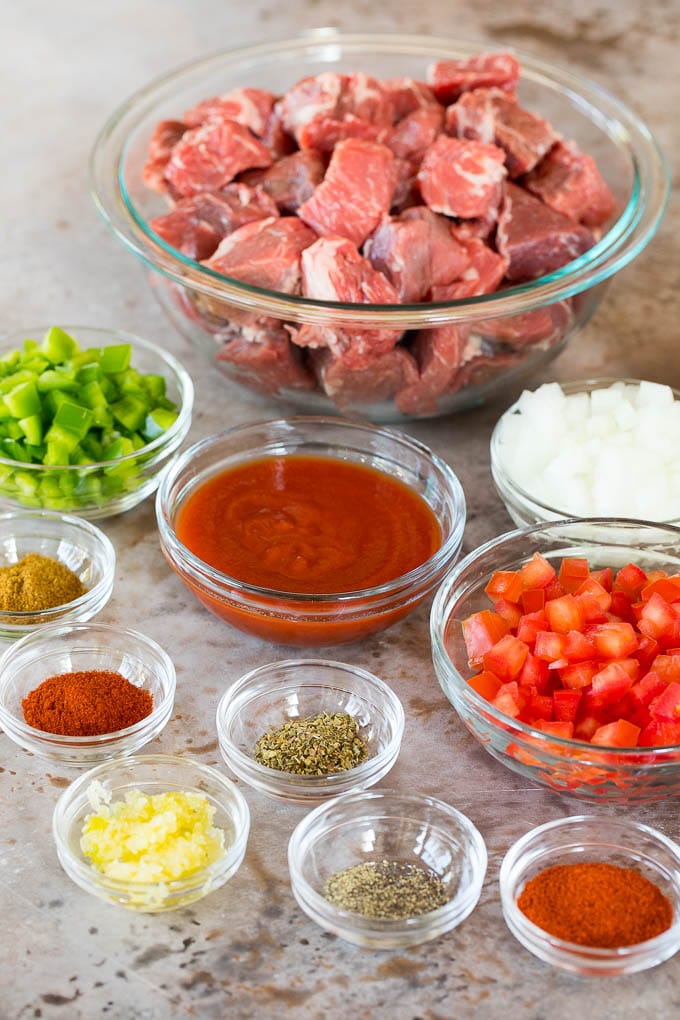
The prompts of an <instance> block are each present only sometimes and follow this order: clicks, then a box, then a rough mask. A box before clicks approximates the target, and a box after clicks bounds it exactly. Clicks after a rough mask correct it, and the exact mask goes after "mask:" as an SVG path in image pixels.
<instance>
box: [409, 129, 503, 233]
mask: <svg viewBox="0 0 680 1020" xmlns="http://www.w3.org/2000/svg"><path fill="white" fill-rule="evenodd" d="M504 162H505V153H504V152H503V150H502V149H499V148H498V147H497V146H496V145H483V144H482V143H481V142H468V141H464V140H462V139H460V138H449V137H447V136H446V135H440V136H439V138H437V140H436V141H435V142H434V144H433V145H431V146H430V147H429V149H427V151H426V152H425V155H424V156H423V161H422V163H421V164H420V170H419V171H418V184H419V186H420V191H421V194H422V196H423V198H424V200H425V202H426V203H427V205H429V207H430V208H431V209H434V210H435V212H440V213H444V214H445V215H446V216H460V217H462V218H463V219H465V218H468V217H475V216H486V215H487V214H488V212H489V210H490V209H491V208H493V207H494V206H496V205H498V201H499V198H500V188H501V184H502V183H503V180H504V179H505V175H506V170H505V167H504V165H503V164H504Z"/></svg>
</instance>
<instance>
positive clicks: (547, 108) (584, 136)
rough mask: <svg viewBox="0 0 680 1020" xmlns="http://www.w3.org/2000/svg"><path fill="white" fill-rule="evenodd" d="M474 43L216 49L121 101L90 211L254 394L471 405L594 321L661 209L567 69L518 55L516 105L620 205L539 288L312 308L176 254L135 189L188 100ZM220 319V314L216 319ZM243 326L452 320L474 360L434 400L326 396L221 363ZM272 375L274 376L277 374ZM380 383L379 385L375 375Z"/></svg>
mask: <svg viewBox="0 0 680 1020" xmlns="http://www.w3.org/2000/svg"><path fill="white" fill-rule="evenodd" d="M479 48H480V47H479V44H478V43H469V42H461V41H460V40H457V39H448V40H447V39H437V38H431V37H427V36H412V35H408V36H405V35H404V36H402V35H366V34H361V35H344V34H340V33H337V32H335V31H329V30H322V31H318V32H311V33H309V34H307V35H306V36H303V37H302V38H299V39H289V40H284V41H278V42H270V43H265V44H262V45H257V46H251V47H247V48H244V49H238V50H230V51H226V52H221V53H217V54H215V55H213V56H211V57H209V58H207V59H204V60H201V61H199V62H197V63H193V64H190V65H187V66H185V67H182V68H180V69H178V70H176V71H175V72H173V73H171V74H168V75H165V76H164V77H163V78H160V79H158V80H157V81H155V82H152V83H151V84H149V85H147V86H146V87H145V88H144V89H142V90H140V91H139V92H138V93H136V94H135V95H133V96H132V97H130V98H129V99H128V100H127V101H126V102H125V103H124V104H123V105H122V106H121V107H119V108H118V109H117V110H116V111H115V113H114V114H113V115H112V116H111V118H110V119H109V121H108V122H107V124H106V125H105V126H104V128H103V129H102V131H101V133H100V135H99V137H98V139H97V141H96V144H95V147H94V151H93V154H92V160H91V180H92V188H93V192H94V199H95V202H96V205H97V207H98V209H99V211H100V213H101V215H102V216H103V218H104V219H105V221H106V222H107V224H108V225H109V226H110V227H111V229H112V230H113V232H114V234H115V235H116V236H117V237H118V238H119V240H120V241H122V243H123V244H124V245H125V247H126V248H128V249H129V250H130V251H132V252H133V253H134V254H135V255H136V256H137V257H138V258H140V259H141V260H142V261H143V262H144V263H145V264H146V265H147V266H149V267H150V268H151V270H152V273H151V280H152V284H153V288H154V290H155V292H156V295H157V297H158V299H159V301H160V303H161V305H162V307H163V309H164V310H165V312H166V314H167V315H168V317H169V318H170V319H171V321H172V322H173V323H174V324H175V326H176V327H177V328H178V329H179V330H180V332H182V333H183V334H184V335H185V336H186V337H188V338H189V339H190V340H191V341H193V342H194V343H195V344H196V346H197V347H199V348H201V349H202V350H203V351H204V352H205V353H206V354H207V356H208V357H209V358H210V359H211V361H212V362H213V363H214V364H215V365H216V366H217V368H218V369H219V370H220V372H222V374H223V375H224V376H225V377H226V378H227V379H229V380H231V381H233V382H236V383H238V384H240V385H243V386H246V387H248V388H249V389H253V390H256V391H264V392H266V393H267V394H268V395H269V396H270V397H274V398H275V399H278V400H283V401H285V402H287V403H288V404H292V405H293V406H295V407H298V408H300V409H302V410H304V411H307V412H313V413H328V412H335V411H336V410H338V409H340V410H341V411H343V412H344V413H348V412H353V413H355V414H360V415H363V416H365V417H368V418H369V419H372V420H374V421H394V422H396V421H404V420H408V419H410V418H414V417H430V416H433V415H439V414H446V413H448V412H450V411H457V410H461V409H464V408H466V407H470V406H473V405H475V404H479V403H480V402H482V401H483V400H485V399H486V398H487V397H489V396H492V395H493V394H495V393H498V392H500V391H503V390H504V389H505V388H506V386H508V385H510V384H511V383H514V382H515V381H516V380H517V379H519V378H520V377H523V376H524V375H526V374H528V373H529V372H530V371H532V370H534V369H536V368H537V367H538V366H539V365H542V364H544V363H545V362H547V360H548V359H550V358H552V357H554V356H555V355H556V354H557V353H558V352H559V351H560V350H561V349H562V348H563V347H564V346H565V344H566V343H567V342H568V341H569V339H570V338H571V337H572V336H573V335H574V334H575V333H576V332H578V330H580V329H581V328H582V327H583V326H584V325H585V324H586V323H587V322H588V320H589V319H590V317H591V316H592V314H593V312H594V311H595V309H596V308H597V306H598V305H599V303H600V301H601V300H602V297H603V295H604V288H605V284H606V281H607V280H608V279H609V278H610V277H611V276H612V275H613V274H614V273H616V272H618V270H619V269H621V268H622V267H623V266H625V265H626V264H627V263H628V262H630V261H631V259H633V258H635V256H636V255H638V254H639V252H640V251H641V250H642V249H643V248H644V246H645V245H646V244H647V243H648V241H649V240H650V239H651V237H652V236H653V235H654V233H655V231H656V229H657V227H658V224H659V221H660V219H661V217H662V215H663V212H664V209H665V205H666V201H667V197H668V188H669V184H668V181H669V173H668V170H667V167H666V164H665V161H664V158H663V156H662V155H661V153H660V152H659V149H658V147H657V145H656V143H655V141H654V139H653V138H652V136H651V135H650V133H649V131H648V130H647V128H646V127H645V125H644V124H643V123H641V121H640V120H639V119H638V117H637V116H636V115H635V113H633V111H631V110H630V109H628V108H627V107H626V106H624V105H623V104H622V103H621V102H620V101H619V100H617V99H616V98H614V97H613V96H612V95H610V94H609V93H608V92H607V91H605V90H604V89H602V88H601V87H600V86H599V85H597V84H595V83H594V82H591V81H589V80H588V79H585V78H583V77H581V76H580V75H576V74H574V73H573V72H572V71H570V70H569V69H568V68H566V67H561V66H559V65H558V64H555V63H554V62H552V61H551V62H549V63H548V62H546V61H542V60H539V59H537V58H535V57H531V56H529V55H527V54H522V53H519V54H518V57H519V59H520V61H521V64H522V78H521V80H520V83H519V90H518V94H519V99H520V101H521V102H522V103H523V104H524V105H525V106H527V107H528V108H529V109H530V110H532V111H535V112H536V113H538V114H540V115H541V116H543V117H546V118H548V119H549V120H550V121H551V122H552V123H553V125H554V126H555V128H556V129H557V130H558V131H560V132H561V133H562V134H563V135H564V136H565V137H571V138H574V139H575V140H576V141H577V142H578V144H579V146H580V147H581V148H582V149H583V150H584V151H586V152H588V153H590V154H592V155H593V156H594V157H595V158H596V159H597V162H598V165H599V167H600V169H601V172H602V173H603V175H604V177H605V179H606V181H607V183H608V184H609V186H610V188H611V189H612V192H613V194H614V196H615V198H616V202H617V211H616V214H615V217H614V221H613V222H612V223H611V224H610V225H609V226H608V229H607V230H606V231H605V233H604V235H603V236H602V237H601V238H600V240H599V241H598V242H597V243H596V244H595V246H594V247H593V248H591V249H590V250H589V251H587V252H586V253H585V254H584V255H582V256H581V257H579V258H578V259H576V260H574V261H573V262H571V263H569V264H568V265H567V266H564V267H563V268H561V269H559V270H557V271H556V272H554V273H551V274H550V275H548V276H544V277H542V278H541V279H539V280H537V281H535V282H530V283H526V284H522V285H520V286H514V287H512V288H509V289H507V290H504V291H502V292H500V293H496V294H491V295H487V296H483V297H478V298H472V299H469V300H465V301H455V302H449V303H440V304H420V305H374V306H371V307H367V306H366V305H356V304H355V305H352V304H342V303H338V302H323V301H313V300H310V299H303V298H301V297H296V296H289V295H285V294H281V293H278V292H274V291H267V290H263V289H260V288H256V287H251V286H248V285H246V284H244V283H240V282H239V281H238V280H235V279H231V278H228V277H225V276H223V275H221V274H218V273H216V272H214V271H212V270H211V269H209V268H207V267H206V266H201V265H200V264H199V263H197V262H195V261H193V260H192V259H188V258H186V257H184V256H182V255H181V254H179V253H178V252H177V251H176V250H175V249H173V248H171V247H170V246H169V245H168V244H166V243H165V242H164V241H163V240H162V239H161V238H160V237H159V236H158V235H156V234H155V233H154V232H153V231H152V230H151V229H150V228H149V226H148V224H149V221H150V220H151V219H152V218H153V217H154V216H157V215H160V214H161V213H163V212H165V211H166V207H165V203H164V202H163V200H162V198H161V197H160V196H159V195H158V194H156V193H155V192H151V191H149V190H148V189H147V188H146V187H145V186H144V184H143V180H142V167H143V165H144V162H145V158H146V148H147V145H148V141H149V139H150V137H151V135H152V133H153V131H154V128H155V127H156V124H157V123H158V122H159V121H160V120H162V119H166V118H174V119H176V118H178V117H181V115H182V113H183V112H184V111H185V110H187V109H189V108H190V107H192V106H193V105H194V104H195V103H197V102H198V101H199V100H201V99H204V98H206V97H208V96H213V95H219V94H222V93H225V92H227V91H228V90H230V89H232V88H236V87H239V86H257V87H259V88H263V89H270V90H272V91H273V92H274V93H277V94H280V93H282V92H284V91H285V90H286V89H287V88H288V87H289V86H290V85H292V84H293V83H294V82H296V81H298V80H299V79H300V78H302V77H304V76H306V75H314V74H318V73H320V72H325V71H338V72H353V71H365V72H368V73H369V74H372V75H375V76H376V77H378V78H391V77H396V76H406V77H410V78H414V79H417V80H422V79H423V78H424V76H425V72H426V68H427V66H428V65H429V64H430V63H431V62H432V61H433V60H436V59H446V58H454V59H455V58H460V57H467V56H470V55H472V54H474V53H477V52H479ZM215 312H217V313H218V314H215ZM244 315H245V316H251V319H250V321H251V322H252V321H253V319H252V317H253V316H254V317H262V316H265V317H268V318H269V319H275V320H278V322H280V323H285V324H291V323H310V324H312V325H317V326H336V327H344V328H353V329H355V330H356V329H360V330H361V329H370V330H383V329H395V328H396V329H399V330H403V331H404V332H405V333H406V337H405V339H404V340H403V341H402V346H405V347H406V348H407V349H408V347H409V345H410V342H411V338H412V335H413V334H412V332H411V331H413V330H428V329H433V328H435V327H439V326H444V325H446V326H455V327H459V328H460V330H461V335H462V336H464V337H465V339H466V342H467V345H468V348H467V349H468V351H469V352H470V353H471V354H472V357H471V358H470V360H468V361H467V363H466V364H465V365H464V366H463V368H462V371H461V372H460V373H456V376H455V380H449V381H448V383H447V387H448V388H447V389H446V390H445V392H443V393H441V394H440V395H439V396H438V397H436V398H433V399H431V400H429V401H423V402H422V403H421V404H420V405H419V404H418V403H417V402H416V404H415V405H414V404H413V403H411V404H410V405H405V404H404V402H403V400H400V399H399V398H397V400H396V401H395V399H394V389H392V390H390V387H389V385H388V384H387V382H386V375H385V371H384V369H383V371H382V372H375V374H373V372H372V371H371V370H368V369H367V370H365V371H364V372H362V373H358V374H357V375H356V376H355V377H354V378H353V379H352V380H351V382H350V385H349V387H347V386H346V387H345V388H344V391H343V388H342V387H341V388H340V389H339V390H338V392H337V395H336V397H335V399H333V398H331V397H329V396H328V395H327V394H326V393H325V392H324V390H323V388H322V386H321V385H320V384H319V382H318V380H317V378H316V377H315V376H312V378H311V379H310V380H309V382H307V381H305V382H304V383H301V384H300V386H296V387H293V386H291V385H290V384H288V383H286V382H285V381H281V379H277V378H276V373H274V378H272V375H271V371H270V370H271V368H272V365H271V363H268V364H267V366H264V367H262V368H261V369H259V370H258V368H257V367H254V366H252V365H251V366H247V367H244V366H239V365H237V364H234V363H230V362H229V361H228V360H225V359H228V358H229V356H230V355H229V349H228V341H229V339H230V338H231V337H233V336H234V333H238V331H239V328H240V324H241V323H242V322H243V320H244ZM279 375H281V373H279ZM378 377H380V378H378Z"/></svg>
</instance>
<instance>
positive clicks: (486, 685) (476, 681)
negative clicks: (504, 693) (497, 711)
mask: <svg viewBox="0 0 680 1020" xmlns="http://www.w3.org/2000/svg"><path fill="white" fill-rule="evenodd" d="M468 683H469V685H470V687H472V689H473V690H474V691H477V694H481V696H482V697H483V698H486V700H487V701H493V699H494V698H495V697H496V695H497V694H498V692H499V690H500V689H501V682H500V680H499V679H498V677H497V676H495V675H494V674H493V673H489V671H488V670H486V669H484V670H482V672H481V673H476V674H475V675H474V676H471V677H470V679H469V680H468Z"/></svg>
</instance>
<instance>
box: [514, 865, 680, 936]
mask: <svg viewBox="0 0 680 1020" xmlns="http://www.w3.org/2000/svg"><path fill="white" fill-rule="evenodd" d="M517 906H518V907H519V909H520V910H521V911H522V913H523V914H525V915H526V916H527V917H528V918H529V920H530V921H532V922H533V923H534V924H535V925H537V926H538V927H539V928H542V929H543V930H544V931H546V932H547V933H548V934H549V935H553V936H554V937H555V938H559V939H563V940H564V941H565V942H575V943H577V944H578V945H581V946H591V947H593V946H597V947H600V948H601V949H617V948H619V947H621V946H634V945H637V944H638V943H639V942H645V941H646V940H647V939H651V938H654V937H655V936H656V935H660V934H661V933H662V932H664V931H666V930H667V929H668V928H670V926H671V924H672V922H673V907H672V904H671V902H670V900H669V899H668V898H667V897H666V896H664V894H663V893H662V892H661V890H660V889H659V887H658V886H657V885H655V884H654V882H651V881H650V880H649V879H648V878H645V876H644V875H641V874H640V873H639V872H638V871H636V870H635V869H634V868H623V867H620V866H619V865H616V864H607V863H605V862H601V861H584V862H583V863H579V864H558V865H555V866H554V867H551V868H546V869H545V871H541V872H540V873H539V874H538V875H535V876H534V878H532V879H530V880H529V881H528V882H527V884H526V885H525V887H524V889H523V891H522V892H521V894H520V896H519V898H518V900H517Z"/></svg>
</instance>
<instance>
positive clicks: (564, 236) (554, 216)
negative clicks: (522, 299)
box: [496, 184, 594, 281]
mask: <svg viewBox="0 0 680 1020" xmlns="http://www.w3.org/2000/svg"><path fill="white" fill-rule="evenodd" d="M593 240H594V239H593V235H592V234H591V232H590V231H589V230H588V229H587V227H584V226H581V224H580V223H578V222H577V221H576V220H573V219H571V217H569V216H565V215H563V213H559V212H555V211H554V210H553V209H550V208H549V207H548V206H547V205H545V204H544V203H543V202H542V201H541V200H540V198H535V197H534V196H533V195H530V194H529V193H528V192H527V191H524V189H523V188H519V187H517V185H515V184H508V185H507V189H506V192H505V198H504V200H503V205H502V208H501V212H500V216H499V218H498V229H497V231H496V247H497V249H498V251H499V252H500V253H501V254H502V255H505V257H506V258H507V259H508V260H509V265H508V269H507V272H506V276H507V278H508V280H513V281H515V280H535V279H537V278H538V277H539V276H545V275H546V274H547V273H552V272H554V270H556V269H559V268H560V267H561V266H564V265H566V263H567V262H571V261H572V259H575V258H578V256H579V255H582V254H583V252H584V251H587V250H588V248H591V247H592V245H593Z"/></svg>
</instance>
